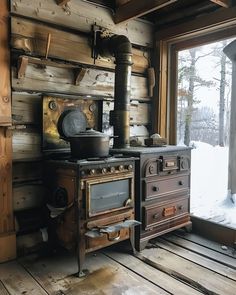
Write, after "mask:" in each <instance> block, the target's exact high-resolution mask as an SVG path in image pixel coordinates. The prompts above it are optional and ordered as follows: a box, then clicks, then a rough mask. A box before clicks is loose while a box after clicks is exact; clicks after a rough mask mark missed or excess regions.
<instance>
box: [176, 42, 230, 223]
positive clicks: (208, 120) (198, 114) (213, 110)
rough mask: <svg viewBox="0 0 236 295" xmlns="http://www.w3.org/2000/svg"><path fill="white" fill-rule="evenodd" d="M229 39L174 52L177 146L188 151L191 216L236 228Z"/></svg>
mask: <svg viewBox="0 0 236 295" xmlns="http://www.w3.org/2000/svg"><path fill="white" fill-rule="evenodd" d="M232 40H233V39H232V38H231V39H224V40H220V41H217V42H212V43H210V44H207V45H202V46H196V47H192V48H188V49H184V50H179V51H177V64H178V66H177V69H178V71H177V72H178V75H177V84H178V87H177V88H178V90H177V95H176V96H177V105H176V112H177V113H176V121H177V126H176V135H177V144H179V145H183V144H184V145H186V146H191V147H192V148H193V149H192V168H191V213H192V214H193V215H196V216H199V217H202V218H205V219H208V220H212V221H215V222H219V223H221V224H225V225H228V226H231V227H235V228H236V206H235V205H234V203H233V201H232V200H231V199H230V198H228V197H227V195H228V157H229V155H228V152H229V148H228V147H229V134H230V112H231V109H230V105H231V104H230V103H231V79H232V64H231V61H230V60H229V59H228V58H227V57H226V55H225V54H224V53H223V48H224V47H225V46H226V45H227V44H229V43H230V42H231V41H232Z"/></svg>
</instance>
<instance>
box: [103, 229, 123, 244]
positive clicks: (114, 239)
mask: <svg viewBox="0 0 236 295" xmlns="http://www.w3.org/2000/svg"><path fill="white" fill-rule="evenodd" d="M104 234H106V235H107V239H108V241H110V242H114V241H119V239H120V230H119V231H118V232H117V236H116V237H114V238H111V237H110V233H107V232H104Z"/></svg>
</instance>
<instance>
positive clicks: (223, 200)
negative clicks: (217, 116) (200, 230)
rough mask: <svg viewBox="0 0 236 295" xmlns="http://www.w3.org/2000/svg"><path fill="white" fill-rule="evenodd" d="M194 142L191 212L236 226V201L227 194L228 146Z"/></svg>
mask: <svg viewBox="0 0 236 295" xmlns="http://www.w3.org/2000/svg"><path fill="white" fill-rule="evenodd" d="M191 145H192V146H193V147H194V148H193V149H192V167H191V213H192V214H194V215H195V216H199V217H202V218H204V219H212V221H215V222H220V223H221V224H225V225H227V226H230V227H234V228H236V204H235V203H233V202H232V201H231V200H230V198H229V197H227V195H228V191H227V186H228V147H219V146H212V145H209V144H207V143H204V142H197V141H194V142H192V143H191Z"/></svg>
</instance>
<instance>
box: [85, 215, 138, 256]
mask: <svg viewBox="0 0 236 295" xmlns="http://www.w3.org/2000/svg"><path fill="white" fill-rule="evenodd" d="M140 224H141V223H140V222H139V221H136V220H133V219H129V220H126V221H123V222H119V223H116V224H112V225H108V226H102V227H94V228H91V229H90V230H88V231H87V232H86V233H85V237H86V244H87V245H86V248H87V249H89V252H90V251H93V250H96V249H99V248H103V247H106V246H109V245H111V244H113V243H116V242H118V241H123V240H127V239H128V238H130V230H132V229H133V227H134V226H136V225H140Z"/></svg>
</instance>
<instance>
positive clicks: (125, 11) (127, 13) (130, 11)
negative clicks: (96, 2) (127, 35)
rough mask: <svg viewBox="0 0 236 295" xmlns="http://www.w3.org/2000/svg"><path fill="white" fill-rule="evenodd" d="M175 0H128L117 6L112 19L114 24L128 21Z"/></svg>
mask: <svg viewBox="0 0 236 295" xmlns="http://www.w3.org/2000/svg"><path fill="white" fill-rule="evenodd" d="M176 1H177V0H130V1H129V2H127V3H125V4H123V5H121V6H119V7H118V8H117V10H116V14H115V19H114V21H115V23H116V24H118V23H121V22H124V21H128V20H131V19H133V18H136V17H139V16H142V15H144V14H147V13H149V12H152V11H154V10H157V9H160V8H162V7H165V6H167V5H170V4H172V3H174V2H176Z"/></svg>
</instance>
